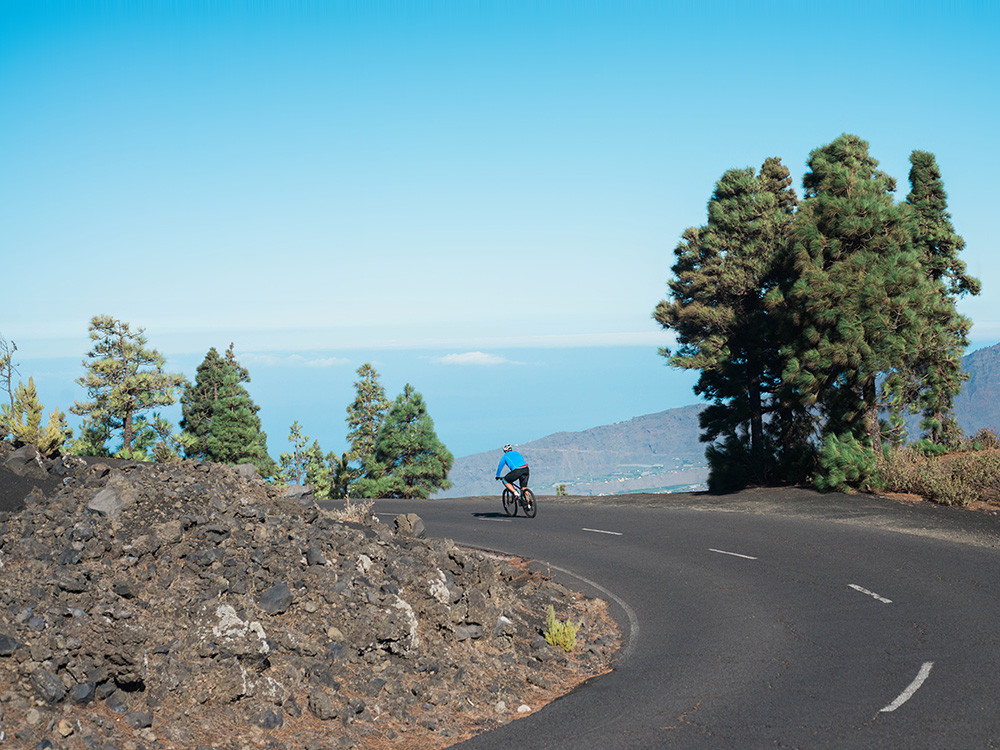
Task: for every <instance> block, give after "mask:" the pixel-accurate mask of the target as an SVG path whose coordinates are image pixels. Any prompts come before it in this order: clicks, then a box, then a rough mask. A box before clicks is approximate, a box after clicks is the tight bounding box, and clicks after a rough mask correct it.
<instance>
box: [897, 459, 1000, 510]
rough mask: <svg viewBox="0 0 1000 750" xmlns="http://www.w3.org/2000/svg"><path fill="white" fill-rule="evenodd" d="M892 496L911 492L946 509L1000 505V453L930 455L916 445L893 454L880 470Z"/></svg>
mask: <svg viewBox="0 0 1000 750" xmlns="http://www.w3.org/2000/svg"><path fill="white" fill-rule="evenodd" d="M879 473H880V477H879V478H880V483H881V485H882V487H883V489H885V490H888V491H890V492H908V493H913V494H916V495H921V496H922V497H925V498H927V499H928V500H933V501H934V502H938V503H943V504H945V505H968V504H969V503H971V502H986V503H1000V449H989V450H967V451H963V452H960V453H948V454H945V455H933V454H932V455H928V454H927V453H926V452H925V451H924V450H922V448H921V447H918V446H917V445H912V446H909V447H908V448H904V449H901V450H894V451H890V452H889V454H888V456H887V458H886V461H885V463H884V465H883V466H882V467H880V471H879Z"/></svg>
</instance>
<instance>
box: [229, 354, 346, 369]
mask: <svg viewBox="0 0 1000 750" xmlns="http://www.w3.org/2000/svg"><path fill="white" fill-rule="evenodd" d="M239 359H240V360H241V361H242V362H243V363H245V364H253V365H262V366H264V367H340V366H341V365H347V364H350V362H351V361H350V360H349V359H345V358H343V357H303V356H302V355H301V354H288V355H285V356H280V357H279V356H277V355H275V354H253V353H251V354H242V355H240V357H239Z"/></svg>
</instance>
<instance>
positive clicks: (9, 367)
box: [0, 336, 19, 440]
mask: <svg viewBox="0 0 1000 750" xmlns="http://www.w3.org/2000/svg"><path fill="white" fill-rule="evenodd" d="M16 351H17V344H15V343H14V342H13V341H7V339H5V338H4V337H3V336H0V389H3V391H4V392H5V393H6V394H7V402H8V404H9V405H10V409H11V411H12V412H13V410H14V375H16V374H19V373H18V371H17V364H16V363H15V362H14V352H16ZM9 434H10V432H9V430H7V429H6V428H5V427H4V424H3V421H2V420H0V440H6V439H7V436H8V435H9Z"/></svg>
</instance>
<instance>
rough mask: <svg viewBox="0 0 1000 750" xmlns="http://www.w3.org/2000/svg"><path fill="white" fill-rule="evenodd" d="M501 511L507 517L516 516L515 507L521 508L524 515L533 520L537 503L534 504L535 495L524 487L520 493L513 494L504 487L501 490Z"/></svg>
mask: <svg viewBox="0 0 1000 750" xmlns="http://www.w3.org/2000/svg"><path fill="white" fill-rule="evenodd" d="M502 499H503V510H504V513H506V514H507V515H508V516H516V515H517V506H518V505H520V506H521V510H523V511H524V515H525V516H527V517H528V518H534V517H535V514H536V513H538V503H537V502H535V493H534V492H532V491H531V490H530V489H528V488H527V487H525V488H524V489H523V490H521V492H519V493H517V494H514V493H513V492H511V491H510V489H508V488H507V487H506V486H505V487H504V488H503V498H502Z"/></svg>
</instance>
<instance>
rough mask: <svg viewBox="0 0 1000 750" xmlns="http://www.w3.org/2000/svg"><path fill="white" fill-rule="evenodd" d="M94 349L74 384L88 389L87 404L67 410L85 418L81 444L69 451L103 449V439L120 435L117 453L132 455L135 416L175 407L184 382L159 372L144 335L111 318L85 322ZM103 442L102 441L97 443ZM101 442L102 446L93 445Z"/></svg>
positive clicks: (160, 359) (158, 357) (161, 360)
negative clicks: (179, 389) (87, 325)
mask: <svg viewBox="0 0 1000 750" xmlns="http://www.w3.org/2000/svg"><path fill="white" fill-rule="evenodd" d="M89 331H90V339H91V341H93V342H94V345H93V348H92V349H91V350H90V352H89V353H88V354H87V356H88V358H89V359H88V360H84V362H83V366H84V367H85V368H86V370H87V373H86V375H84V376H83V377H81V378H78V379H77V381H76V382H77V383H78V384H79V385H81V386H83V387H84V388H86V389H87V395H88V396H89V398H90V400H89V401H78V402H77V403H76V404H74V406H73V408H72V409H70V411H72V412H73V413H74V414H78V415H80V416H83V417H84V422H83V426H82V428H81V430H82V433H83V435H82V442H79V443H77V444H76V445H75V446H74V450H77V452H80V451H81V449H82V450H97V451H101V450H102V449H103V440H107V439H110V437H111V436H112V435H114V434H115V433H117V432H119V431H120V433H121V440H122V447H121V453H122V454H123V455H126V456H127V455H129V454H130V453H131V451H132V437H133V435H134V434H135V424H134V421H135V418H136V417H138V416H139V415H140V414H142V413H143V412H145V411H148V410H150V409H154V408H156V407H157V406H169V405H170V404H172V403H174V392H175V391H176V389H177V388H179V387H180V386H181V385H182V384H183V383H184V378H183V376H181V375H175V374H173V373H168V372H164V370H163V365H164V363H165V360H164V358H163V357H162V356H161V355H160V353H159V352H158V351H156V350H155V349H150V348H148V346H147V344H148V341H147V340H146V335H145V331H144V329H142V328H139V329H138V330H136V331H132V330H131V328H130V327H129V324H128V323H124V322H122V321H119V320H115V319H114V318H112V317H111V316H110V315H97V316H94V318H93V319H91V321H90V329H89ZM102 438H103V440H102ZM98 440H101V443H100V444H99V445H98V444H95V442H96V441H98Z"/></svg>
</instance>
